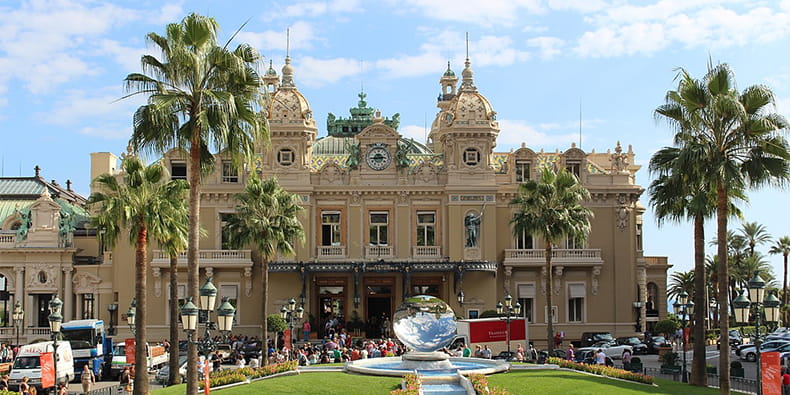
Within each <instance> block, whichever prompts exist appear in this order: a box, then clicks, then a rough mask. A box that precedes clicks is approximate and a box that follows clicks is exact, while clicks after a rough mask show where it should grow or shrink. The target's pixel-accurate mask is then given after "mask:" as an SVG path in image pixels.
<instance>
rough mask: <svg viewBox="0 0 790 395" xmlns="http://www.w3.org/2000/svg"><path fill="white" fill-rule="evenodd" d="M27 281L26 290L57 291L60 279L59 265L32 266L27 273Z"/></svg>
mask: <svg viewBox="0 0 790 395" xmlns="http://www.w3.org/2000/svg"><path fill="white" fill-rule="evenodd" d="M25 273H26V275H27V279H26V281H25V288H26V289H27V290H29V291H55V290H57V283H56V280H57V278H58V267H57V265H51V264H38V265H30V266H28V267H27V270H26V271H25Z"/></svg>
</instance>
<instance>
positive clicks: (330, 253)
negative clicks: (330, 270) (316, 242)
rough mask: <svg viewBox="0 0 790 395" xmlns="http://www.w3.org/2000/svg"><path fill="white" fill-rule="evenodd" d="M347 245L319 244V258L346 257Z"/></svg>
mask: <svg viewBox="0 0 790 395" xmlns="http://www.w3.org/2000/svg"><path fill="white" fill-rule="evenodd" d="M345 256H346V246H318V257H319V258H330V259H331V258H345Z"/></svg>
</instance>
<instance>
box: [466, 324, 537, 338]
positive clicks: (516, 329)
mask: <svg viewBox="0 0 790 395" xmlns="http://www.w3.org/2000/svg"><path fill="white" fill-rule="evenodd" d="M523 321H524V320H523V319H518V320H511V321H510V340H523V339H524V338H525V336H524V335H525V325H524V322H523ZM506 340H507V325H506V322H505V321H479V322H474V323H472V324H470V325H469V342H470V343H487V342H503V341H506Z"/></svg>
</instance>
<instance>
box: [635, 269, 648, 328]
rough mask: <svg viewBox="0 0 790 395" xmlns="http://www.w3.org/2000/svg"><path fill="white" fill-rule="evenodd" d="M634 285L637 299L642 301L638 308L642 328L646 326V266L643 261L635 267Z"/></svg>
mask: <svg viewBox="0 0 790 395" xmlns="http://www.w3.org/2000/svg"><path fill="white" fill-rule="evenodd" d="M636 286H637V292H638V293H639V295H638V297H639V300H641V301H642V308H641V309H639V322H641V323H642V328H647V268H646V267H645V266H644V263H642V264H640V265H639V266H638V267H637V268H636Z"/></svg>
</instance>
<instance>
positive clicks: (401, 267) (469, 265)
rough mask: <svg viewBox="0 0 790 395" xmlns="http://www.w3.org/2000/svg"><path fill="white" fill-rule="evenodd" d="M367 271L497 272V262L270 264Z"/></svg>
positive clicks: (279, 268) (273, 268) (274, 268)
mask: <svg viewBox="0 0 790 395" xmlns="http://www.w3.org/2000/svg"><path fill="white" fill-rule="evenodd" d="M302 267H303V268H304V271H305V272H314V273H319V272H349V273H351V272H355V271H359V272H363V273H364V272H367V273H392V272H395V273H402V272H450V271H456V270H458V269H459V268H460V269H461V270H463V271H473V272H491V273H496V271H497V265H496V262H489V261H471V262H470V261H461V262H450V261H436V262H425V261H420V262H384V261H379V262H373V263H370V262H338V263H331V262H309V263H302V264H300V263H296V262H273V263H270V264H269V272H272V273H283V272H298V271H300V270H301V268H302Z"/></svg>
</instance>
